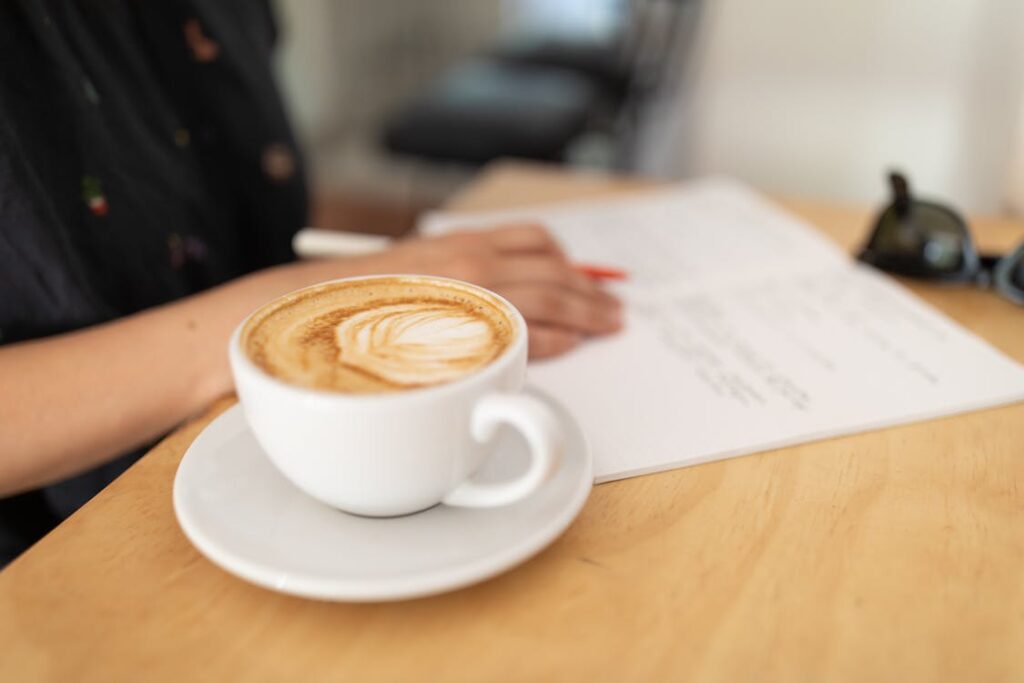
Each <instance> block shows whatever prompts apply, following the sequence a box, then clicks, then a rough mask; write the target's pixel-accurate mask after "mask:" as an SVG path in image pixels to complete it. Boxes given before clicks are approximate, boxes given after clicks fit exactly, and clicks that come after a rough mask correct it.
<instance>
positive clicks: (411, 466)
mask: <svg viewBox="0 0 1024 683" xmlns="http://www.w3.org/2000/svg"><path fill="white" fill-rule="evenodd" d="M376 277H387V278H395V277H403V276H401V275H387V276H376ZM408 277H415V279H416V280H417V281H421V282H422V281H423V280H424V277H423V276H419V275H417V276H408ZM350 279H351V280H359V279H366V278H350ZM427 279H429V280H434V281H435V282H436V284H439V285H444V284H445V283H446V282H447V283H454V284H457V285H459V286H462V287H465V286H467V284H466V283H462V282H457V281H454V280H447V279H445V278H427ZM345 281H347V280H338V281H337V282H345ZM318 286H322V285H318ZM468 286H470V287H473V288H474V289H478V290H481V291H483V292H485V293H487V294H489V295H490V297H491V298H492V299H494V300H497V301H499V302H500V303H501V305H502V306H504V307H505V312H506V313H507V315H508V318H509V319H510V320H512V321H513V322H514V326H515V335H514V338H513V340H512V341H511V343H510V344H509V346H508V347H507V348H506V349H505V350H504V351H503V352H502V353H501V355H500V356H499V357H498V358H496V359H495V360H494V361H492V362H491V363H490V364H488V365H486V366H485V367H484V368H482V369H480V370H478V371H476V372H474V373H472V374H469V375H466V376H465V377H462V378H459V379H456V380H454V381H452V382H448V383H446V384H440V385H436V386H431V387H425V388H417V389H410V390H406V391H398V392H389V393H377V394H347V393H341V392H336V391H328V390H321V389H310V388H305V387H301V386H297V385H293V384H288V383H286V382H284V381H282V380H280V379H277V378H275V377H273V376H271V375H269V374H268V373H266V372H264V371H263V370H262V369H261V368H259V367H258V366H257V365H256V364H255V363H253V361H252V360H251V359H250V358H249V357H248V356H247V354H246V351H245V349H244V348H243V340H242V331H243V328H244V327H245V324H246V322H247V320H248V319H247V320H246V321H243V322H242V324H241V325H239V326H238V328H237V329H236V330H235V332H234V334H233V335H232V337H231V341H230V343H229V347H228V356H229V359H230V362H231V370H232V373H233V375H234V379H235V387H236V390H237V392H238V397H239V400H240V401H241V403H242V407H243V409H244V412H245V417H246V420H247V421H248V423H249V426H250V428H251V429H252V431H253V433H254V434H255V436H256V439H257V441H258V442H259V444H260V445H261V446H262V447H263V449H264V450H265V451H266V453H267V455H268V456H269V458H270V460H271V461H272V462H273V463H274V465H275V466H276V467H277V468H278V469H279V470H280V471H281V473H282V474H283V475H284V476H285V477H286V478H288V479H289V480H290V481H291V482H292V483H293V484H295V486H297V487H298V488H299V489H301V490H303V491H304V492H306V493H307V494H309V495H310V496H312V497H313V498H316V499H317V500H320V501H322V502H324V503H327V504H328V505H331V506H334V507H336V508H339V509H341V510H344V511H346V512H351V513H355V514H359V515H366V516H373V517H386V516H395V515H404V514H409V513H413V512H419V511H421V510H425V509H427V508H430V507H432V506H434V505H436V504H438V503H442V502H443V503H445V504H447V505H457V506H466V507H492V506H498V505H507V504H510V503H514V502H516V501H518V500H521V499H523V498H525V497H527V496H529V495H530V494H531V493H533V492H534V491H536V490H537V489H538V488H539V487H540V486H541V485H542V484H543V483H544V482H545V481H546V480H547V479H548V478H549V477H550V476H551V474H552V473H553V472H554V470H555V469H556V468H557V466H558V464H559V462H560V459H561V454H562V444H563V439H562V430H561V426H560V424H559V422H558V419H557V418H556V417H555V415H554V414H553V413H552V411H551V410H550V409H549V408H548V407H547V406H546V405H545V404H543V403H542V402H540V401H538V400H537V399H535V398H533V397H532V396H529V395H526V394H523V393H520V392H521V390H522V388H523V382H524V376H525V372H526V356H527V334H526V322H525V321H524V320H523V317H522V315H520V314H519V311H517V310H516V308H515V307H514V306H513V305H512V304H510V303H509V302H508V301H506V300H505V299H503V298H501V297H500V296H498V295H496V294H494V293H493V292H487V290H483V289H482V288H479V287H475V286H474V285H468ZM272 303H273V302H271V304H268V306H269V305H272ZM254 315H255V314H254ZM503 424H507V425H509V426H511V427H512V428H514V429H516V430H518V431H519V432H520V433H521V434H522V436H523V437H524V439H525V441H526V443H527V445H528V447H529V451H530V464H529V466H528V467H527V469H526V471H525V472H524V473H523V474H521V475H520V476H518V477H516V478H515V479H512V480H510V481H504V482H498V483H486V484H484V483H478V482H475V481H471V480H470V477H471V476H472V474H473V473H474V472H475V471H476V470H477V468H478V467H479V466H480V465H481V464H482V463H483V461H484V460H485V459H486V457H487V455H488V453H489V451H490V441H491V438H492V437H493V435H494V433H495V432H496V430H497V428H498V427H499V426H500V425H503Z"/></svg>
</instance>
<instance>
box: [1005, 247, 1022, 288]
mask: <svg viewBox="0 0 1024 683" xmlns="http://www.w3.org/2000/svg"><path fill="white" fill-rule="evenodd" d="M1009 280H1010V286H1011V287H1015V288H1016V289H1017V291H1018V292H1020V293H1021V294H1024V249H1019V250H1018V251H1017V262H1016V263H1011V265H1010V278H1009Z"/></svg>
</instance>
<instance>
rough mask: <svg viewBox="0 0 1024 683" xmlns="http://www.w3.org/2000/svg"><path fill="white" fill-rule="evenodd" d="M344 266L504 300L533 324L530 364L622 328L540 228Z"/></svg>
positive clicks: (427, 242) (394, 252)
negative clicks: (476, 289) (460, 283)
mask: <svg viewBox="0 0 1024 683" xmlns="http://www.w3.org/2000/svg"><path fill="white" fill-rule="evenodd" d="M343 263H344V267H345V269H346V270H349V269H351V268H353V267H354V268H356V269H358V270H360V271H365V272H368V273H419V274H423V275H440V276H444V277H451V278H455V279H457V280H464V281H466V282H472V283H474V284H478V285H480V286H481V287H486V288H487V289H490V290H491V291H494V292H497V293H498V294H500V295H502V296H503V297H505V298H506V299H508V300H509V301H511V302H512V303H513V304H514V305H515V306H516V308H518V309H519V311H520V312H521V313H522V314H523V317H524V318H526V322H527V325H528V328H529V335H530V357H531V358H545V357H549V356H555V355H558V354H560V353H564V352H565V351H568V350H569V349H571V348H572V347H574V346H576V345H577V344H578V343H579V342H580V341H581V340H582V339H583V338H585V337H588V336H591V335H602V334H609V333H611V332H615V331H617V330H618V329H619V328H620V327H621V326H622V307H621V304H620V303H619V301H618V299H616V298H615V297H613V296H612V295H611V294H609V293H608V292H606V291H604V290H603V289H602V287H601V286H600V285H599V284H598V283H597V282H595V281H594V280H593V279H591V278H590V277H588V276H586V275H583V274H582V273H579V272H577V271H576V270H574V269H573V267H572V265H571V264H570V263H569V261H568V259H566V256H565V254H564V253H563V252H562V250H561V249H560V248H559V246H558V244H557V243H556V242H555V240H554V239H553V238H552V237H551V235H550V234H549V233H548V232H547V231H546V230H544V229H543V228H541V227H540V226H537V225H512V226H506V227H500V228H495V229H493V230H484V231H474V232H458V233H450V234H447V235H443V236H440V237H426V238H414V239H409V240H405V241H402V242H399V243H397V244H396V245H395V246H394V247H393V248H391V249H389V250H388V251H387V252H384V253H381V254H375V255H373V256H368V257H359V258H355V259H345V260H344V262H343ZM339 265H340V264H339Z"/></svg>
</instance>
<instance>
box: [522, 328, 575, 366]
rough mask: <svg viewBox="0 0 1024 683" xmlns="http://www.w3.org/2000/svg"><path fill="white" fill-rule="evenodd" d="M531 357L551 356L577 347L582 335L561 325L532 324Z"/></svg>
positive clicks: (530, 332)
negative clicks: (560, 326)
mask: <svg viewBox="0 0 1024 683" xmlns="http://www.w3.org/2000/svg"><path fill="white" fill-rule="evenodd" d="M528 336H529V346H530V358H531V359H534V360H536V359H540V358H551V357H553V356H558V355H561V354H563V353H565V352H566V351H570V350H572V349H573V348H575V347H576V346H577V345H578V344H579V343H580V341H582V337H581V336H580V335H579V334H578V333H576V332H571V331H569V330H566V329H564V328H559V327H545V326H544V325H534V324H531V325H530V327H529V332H528Z"/></svg>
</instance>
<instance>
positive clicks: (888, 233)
mask: <svg viewBox="0 0 1024 683" xmlns="http://www.w3.org/2000/svg"><path fill="white" fill-rule="evenodd" d="M969 239H970V237H969V236H968V234H967V228H966V226H965V225H964V224H963V222H962V221H961V220H960V218H958V217H957V215H956V214H954V213H953V212H951V211H949V210H948V209H945V208H943V207H941V206H938V205H936V204H929V203H926V202H912V203H911V204H910V205H909V206H907V207H906V208H905V209H904V210H903V211H898V210H897V209H896V208H895V207H892V206H890V207H889V208H888V209H886V210H885V212H884V213H882V215H881V216H880V217H879V219H878V223H877V225H876V228H875V233H874V235H872V237H871V241H870V243H869V244H868V247H867V251H868V252H870V254H871V261H872V262H874V263H875V264H876V265H878V266H879V267H882V268H886V269H889V270H894V271H897V272H901V273H905V274H907V275H918V276H928V275H933V276H943V275H953V274H957V273H960V272H961V271H962V270H963V269H964V268H965V265H966V263H965V262H966V253H967V249H968V240H969Z"/></svg>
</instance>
